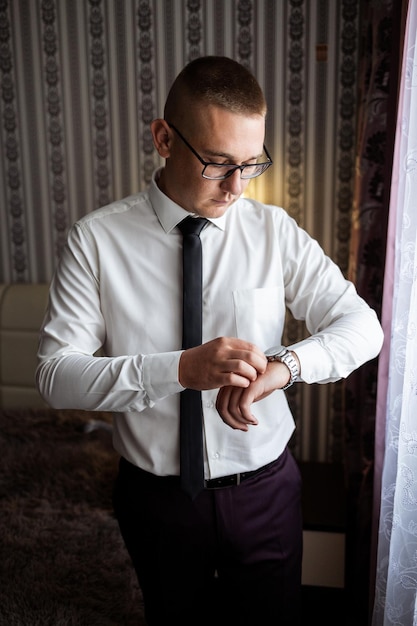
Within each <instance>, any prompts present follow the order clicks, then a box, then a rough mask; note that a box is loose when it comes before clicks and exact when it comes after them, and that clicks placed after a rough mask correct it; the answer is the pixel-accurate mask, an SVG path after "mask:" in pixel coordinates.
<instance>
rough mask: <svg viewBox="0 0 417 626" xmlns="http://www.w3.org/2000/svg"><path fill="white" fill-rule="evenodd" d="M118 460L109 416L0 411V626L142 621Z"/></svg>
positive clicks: (105, 625)
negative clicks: (116, 510)
mask: <svg viewBox="0 0 417 626" xmlns="http://www.w3.org/2000/svg"><path fill="white" fill-rule="evenodd" d="M97 420H98V422H97ZM117 463H118V457H117V454H116V453H115V452H114V450H113V448H112V444H111V433H110V415H109V414H106V413H90V412H83V411H55V410H52V409H47V410H18V411H17V410H9V411H6V410H3V411H1V412H0V626H144V625H145V620H144V617H143V604H142V596H141V592H140V589H139V587H138V583H137V580H136V576H135V574H134V571H133V568H132V565H131V562H130V559H129V556H128V554H127V551H126V549H125V547H124V544H123V542H122V539H121V536H120V534H119V528H118V525H117V521H116V520H115V518H114V516H113V509H112V504H111V496H112V489H113V483H114V478H115V475H116V472H117Z"/></svg>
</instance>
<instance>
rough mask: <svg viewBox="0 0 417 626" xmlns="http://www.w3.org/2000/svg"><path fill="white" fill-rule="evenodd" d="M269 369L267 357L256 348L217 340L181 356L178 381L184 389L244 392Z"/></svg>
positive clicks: (219, 338) (230, 339) (190, 349)
mask: <svg viewBox="0 0 417 626" xmlns="http://www.w3.org/2000/svg"><path fill="white" fill-rule="evenodd" d="M266 366H267V360H266V357H265V355H264V353H263V352H262V350H260V349H259V348H258V347H257V346H256V345H255V344H253V343H250V342H248V341H243V340H242V339H236V337H218V338H217V339H212V340H211V341H208V342H207V343H204V344H202V345H201V346H196V347H195V348H189V349H188V350H185V351H184V352H183V353H182V355H181V358H180V362H179V371H178V378H179V382H180V384H181V385H182V386H183V387H187V388H189V389H197V390H199V391H201V390H203V389H218V388H220V387H224V386H230V385H231V386H234V387H243V388H245V387H248V386H249V385H250V383H251V382H253V381H254V380H256V378H257V376H258V374H263V373H264V372H265V370H266Z"/></svg>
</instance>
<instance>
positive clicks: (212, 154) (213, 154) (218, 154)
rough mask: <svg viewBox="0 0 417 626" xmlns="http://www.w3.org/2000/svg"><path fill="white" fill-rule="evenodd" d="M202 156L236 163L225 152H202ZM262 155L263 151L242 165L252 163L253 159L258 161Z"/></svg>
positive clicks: (232, 157) (231, 156)
mask: <svg viewBox="0 0 417 626" xmlns="http://www.w3.org/2000/svg"><path fill="white" fill-rule="evenodd" d="M203 153H204V155H205V156H207V157H210V158H213V159H215V158H220V159H228V160H230V161H234V162H235V161H236V159H235V157H234V156H233V155H232V154H228V153H227V152H215V151H214V150H204V152H203ZM262 154H263V149H262V152H261V153H260V154H258V155H256V156H252V157H249V159H246V161H243V163H246V162H247V161H253V160H254V159H259V158H260V157H261V156H262Z"/></svg>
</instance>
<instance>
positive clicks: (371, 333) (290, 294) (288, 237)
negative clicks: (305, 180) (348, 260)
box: [279, 216, 383, 383]
mask: <svg viewBox="0 0 417 626" xmlns="http://www.w3.org/2000/svg"><path fill="white" fill-rule="evenodd" d="M279 240H280V242H283V243H281V245H282V246H283V267H284V283H285V294H286V305H287V306H288V308H289V309H290V311H291V313H292V315H293V316H294V318H295V319H297V320H303V321H304V322H305V325H306V328H307V331H308V333H309V335H310V336H308V337H306V338H305V339H303V340H301V341H299V342H297V343H294V344H292V345H291V346H289V348H290V349H291V350H294V352H296V354H297V356H298V358H299V360H300V365H301V375H300V380H301V381H304V382H306V383H315V382H316V383H328V382H334V381H337V380H339V379H340V378H346V377H347V376H348V375H349V374H351V373H352V372H353V371H354V370H355V369H357V368H358V367H360V366H361V365H363V364H364V363H366V362H367V361H369V360H371V359H373V358H374V357H376V356H377V355H378V354H379V352H380V350H381V347H382V343H383V331H382V327H381V324H380V322H379V320H378V318H377V315H376V313H375V311H374V310H373V309H372V308H371V307H370V306H369V305H368V304H367V303H366V302H365V301H364V300H363V299H362V298H361V297H360V296H359V294H358V293H357V290H356V288H355V286H354V285H353V283H352V282H350V281H348V280H346V279H345V277H344V276H343V274H342V272H341V270H340V268H339V267H338V266H337V265H336V264H335V263H334V262H333V261H332V260H331V259H330V258H329V257H328V256H327V255H326V254H325V253H324V251H323V250H322V248H321V247H320V246H319V245H318V243H317V241H315V240H314V239H313V238H311V237H310V236H309V235H308V234H307V233H306V232H305V231H304V230H303V229H300V228H299V227H298V226H296V224H295V222H294V220H292V218H289V217H288V216H287V218H286V219H285V220H284V222H283V224H282V225H281V232H280V234H279Z"/></svg>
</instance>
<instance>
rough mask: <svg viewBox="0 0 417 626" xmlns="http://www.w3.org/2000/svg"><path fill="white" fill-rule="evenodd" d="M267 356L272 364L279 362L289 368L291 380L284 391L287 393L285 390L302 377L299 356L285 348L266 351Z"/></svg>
mask: <svg viewBox="0 0 417 626" xmlns="http://www.w3.org/2000/svg"><path fill="white" fill-rule="evenodd" d="M265 356H266V358H267V360H268V361H269V362H270V363H271V362H274V361H279V362H281V363H283V364H284V365H285V366H286V367H287V369H288V371H289V373H290V378H289V380H288V382H287V384H286V385H284V386H283V387H282V389H283V390H284V391H285V389H288V388H289V387H291V385H293V384H294V383H295V381H296V380H297V379H298V377H299V375H300V362H299V360H298V357H297V355H296V354H295V353H294V352H291V351H290V350H288V349H287V348H286V347H285V346H275V347H273V348H269V349H268V350H266V351H265Z"/></svg>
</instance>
